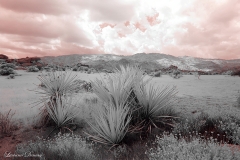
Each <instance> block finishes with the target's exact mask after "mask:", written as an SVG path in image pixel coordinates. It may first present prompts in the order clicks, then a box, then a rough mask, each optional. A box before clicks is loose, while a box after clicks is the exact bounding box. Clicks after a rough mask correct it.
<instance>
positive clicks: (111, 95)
mask: <svg viewBox="0 0 240 160" xmlns="http://www.w3.org/2000/svg"><path fill="white" fill-rule="evenodd" d="M144 77H145V76H143V71H142V70H141V69H140V68H138V67H136V66H127V67H126V68H125V67H123V66H120V70H118V69H115V73H113V74H108V77H107V80H106V81H105V80H99V79H96V80H95V82H92V84H93V90H94V92H95V93H96V94H97V96H98V97H99V98H100V99H101V100H102V101H103V102H107V103H108V102H110V101H111V102H113V103H114V104H115V105H116V104H117V103H118V104H119V103H121V102H123V101H126V99H128V98H129V96H130V94H131V93H132V91H133V88H134V85H135V83H136V82H140V81H141V82H143V83H147V82H148V80H143V79H144Z"/></svg>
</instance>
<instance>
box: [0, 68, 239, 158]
mask: <svg viewBox="0 0 240 160" xmlns="http://www.w3.org/2000/svg"><path fill="white" fill-rule="evenodd" d="M17 72H18V73H19V74H21V76H16V77H15V79H7V78H6V77H4V76H0V95H1V102H0V111H1V112H7V111H8V110H9V109H11V110H12V111H13V112H15V114H14V116H13V119H14V120H15V121H16V122H19V124H20V125H21V126H23V127H21V128H22V129H20V130H19V131H18V132H16V133H15V134H14V136H15V137H14V138H13V137H5V138H4V139H1V148H0V154H1V155H0V157H1V156H2V155H3V154H4V153H5V152H6V151H12V152H13V151H14V147H15V145H16V144H18V143H21V142H24V141H27V140H31V139H32V138H33V135H42V134H41V133H38V132H39V131H37V130H36V131H34V130H31V129H26V128H25V127H24V126H29V125H32V124H33V123H34V122H35V121H36V119H37V118H38V114H39V108H40V106H39V105H38V106H35V104H34V102H37V101H38V100H39V98H40V95H39V94H37V93H36V92H35V91H34V90H37V89H38V85H39V84H40V81H39V79H38V76H39V75H41V74H47V72H44V71H43V72H42V73H40V72H37V73H31V72H26V71H21V70H19V71H17ZM72 75H77V79H81V80H86V81H90V80H91V81H94V79H95V78H104V77H105V73H95V74H86V73H80V72H72ZM152 83H154V84H155V85H156V86H176V88H177V91H178V93H177V95H176V99H177V100H176V103H175V105H174V108H175V109H176V110H178V111H179V112H180V113H181V114H195V115H198V114H200V113H201V112H207V113H208V114H209V115H213V116H214V115H217V114H221V113H223V112H225V113H228V112H229V113H231V114H232V113H235V114H236V115H240V113H239V112H240V111H239V109H237V108H236V107H234V105H235V104H236V100H237V97H238V96H239V94H240V78H239V77H232V76H225V75H202V76H200V78H199V79H198V77H196V76H194V75H183V77H181V78H180V79H174V78H172V77H170V76H169V75H162V76H161V77H154V78H153V79H152ZM89 97H90V98H91V97H96V96H95V95H94V93H84V92H81V93H77V94H76V95H75V96H74V98H75V99H76V100H77V101H78V103H79V107H85V110H86V106H87V105H86V101H85V100H86V99H88V98H89ZM83 104H84V105H83ZM83 113H84V114H86V115H82V116H88V114H89V113H88V112H85V111H84V109H83ZM6 146H8V147H6Z"/></svg>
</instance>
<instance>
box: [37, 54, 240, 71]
mask: <svg viewBox="0 0 240 160" xmlns="http://www.w3.org/2000/svg"><path fill="white" fill-rule="evenodd" d="M41 60H42V61H43V62H44V63H53V64H61V65H74V64H77V63H83V64H88V65H90V66H91V67H93V68H96V69H97V68H98V69H102V68H105V69H112V68H113V67H116V66H119V65H125V64H130V63H131V64H133V63H134V64H137V65H140V66H142V68H144V69H146V70H159V69H163V68H168V67H170V66H176V67H178V69H180V70H185V71H202V72H217V73H222V72H226V71H230V70H231V71H236V70H240V59H236V60H221V59H203V58H196V57H189V56H183V57H175V56H172V55H166V54H160V53H149V54H146V53H138V54H135V55H131V56H121V55H112V54H104V55H101V54H91V55H89V54H85V55H76V54H75V55H65V56H57V57H42V58H41Z"/></svg>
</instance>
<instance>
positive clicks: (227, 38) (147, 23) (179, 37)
mask: <svg viewBox="0 0 240 160" xmlns="http://www.w3.org/2000/svg"><path fill="white" fill-rule="evenodd" d="M0 13H1V14H0V54H5V55H7V56H8V57H9V58H22V57H27V56H28V57H33V56H38V57H42V56H59V55H67V54H116V55H133V54H136V53H163V54H169V55H173V56H193V57H200V58H213V59H240V45H239V44H240V1H239V0H0Z"/></svg>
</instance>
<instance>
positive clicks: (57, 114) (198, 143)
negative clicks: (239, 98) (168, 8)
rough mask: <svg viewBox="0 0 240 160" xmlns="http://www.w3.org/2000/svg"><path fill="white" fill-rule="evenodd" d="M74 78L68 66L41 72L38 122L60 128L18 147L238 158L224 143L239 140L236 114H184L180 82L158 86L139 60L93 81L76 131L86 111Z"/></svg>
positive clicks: (100, 154)
mask: <svg viewBox="0 0 240 160" xmlns="http://www.w3.org/2000/svg"><path fill="white" fill-rule="evenodd" d="M76 78H77V77H76V76H72V75H71V74H68V73H66V72H53V73H50V75H49V76H44V75H41V76H40V77H39V80H40V81H41V83H42V84H43V86H44V87H43V86H41V87H40V88H39V90H37V93H39V94H40V95H41V98H40V101H39V103H40V104H41V105H42V108H41V112H40V117H39V122H38V123H39V124H41V125H40V126H41V128H44V127H53V130H54V131H56V130H57V133H59V134H58V135H57V136H53V137H51V133H54V132H50V133H49V134H48V137H45V138H39V139H38V140H37V141H34V142H28V143H23V144H21V145H18V146H17V149H16V153H18V154H21V153H25V152H31V153H34V154H41V155H43V156H44V157H45V158H46V159H59V158H60V157H61V158H62V159H236V160H237V159H238V157H239V156H240V151H239V150H237V149H233V148H230V147H229V146H228V145H226V144H231V145H236V146H238V145H239V144H240V117H239V116H236V115H237V114H232V115H228V114H225V113H222V114H221V115H215V116H212V115H209V114H208V113H207V111H206V113H202V114H200V115H199V116H190V115H182V114H180V113H179V112H178V111H177V109H176V108H174V106H175V102H176V101H175V96H176V94H177V88H176V86H162V87H158V86H154V84H153V83H152V81H151V80H152V79H151V78H148V77H147V76H145V75H144V72H143V71H142V70H141V69H140V68H138V67H136V66H127V67H123V66H121V67H120V68H119V69H116V70H115V72H114V73H112V74H108V75H107V76H106V77H105V79H104V78H102V79H96V80H95V81H92V82H91V86H92V91H93V92H94V93H93V94H95V95H96V100H94V101H90V102H89V106H94V107H91V109H92V110H91V114H90V115H91V116H90V117H88V118H86V119H85V122H84V123H85V125H83V127H85V128H86V129H85V130H84V132H82V133H80V134H79V133H75V132H74V129H72V125H76V127H77V126H80V124H79V121H78V117H79V116H81V114H83V113H81V111H80V106H78V103H76V102H75V101H74V100H72V98H73V97H74V96H75V94H76V93H77V91H76V89H77V88H79V85H80V84H78V83H74V81H75V80H76ZM238 115H239V114H238ZM5 119H6V120H5V121H8V119H7V118H5ZM8 122H10V121H8ZM1 124H3V123H2V122H1ZM6 124H8V125H9V123H6ZM79 130H80V129H79ZM64 133H68V134H64ZM69 133H71V134H69Z"/></svg>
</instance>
